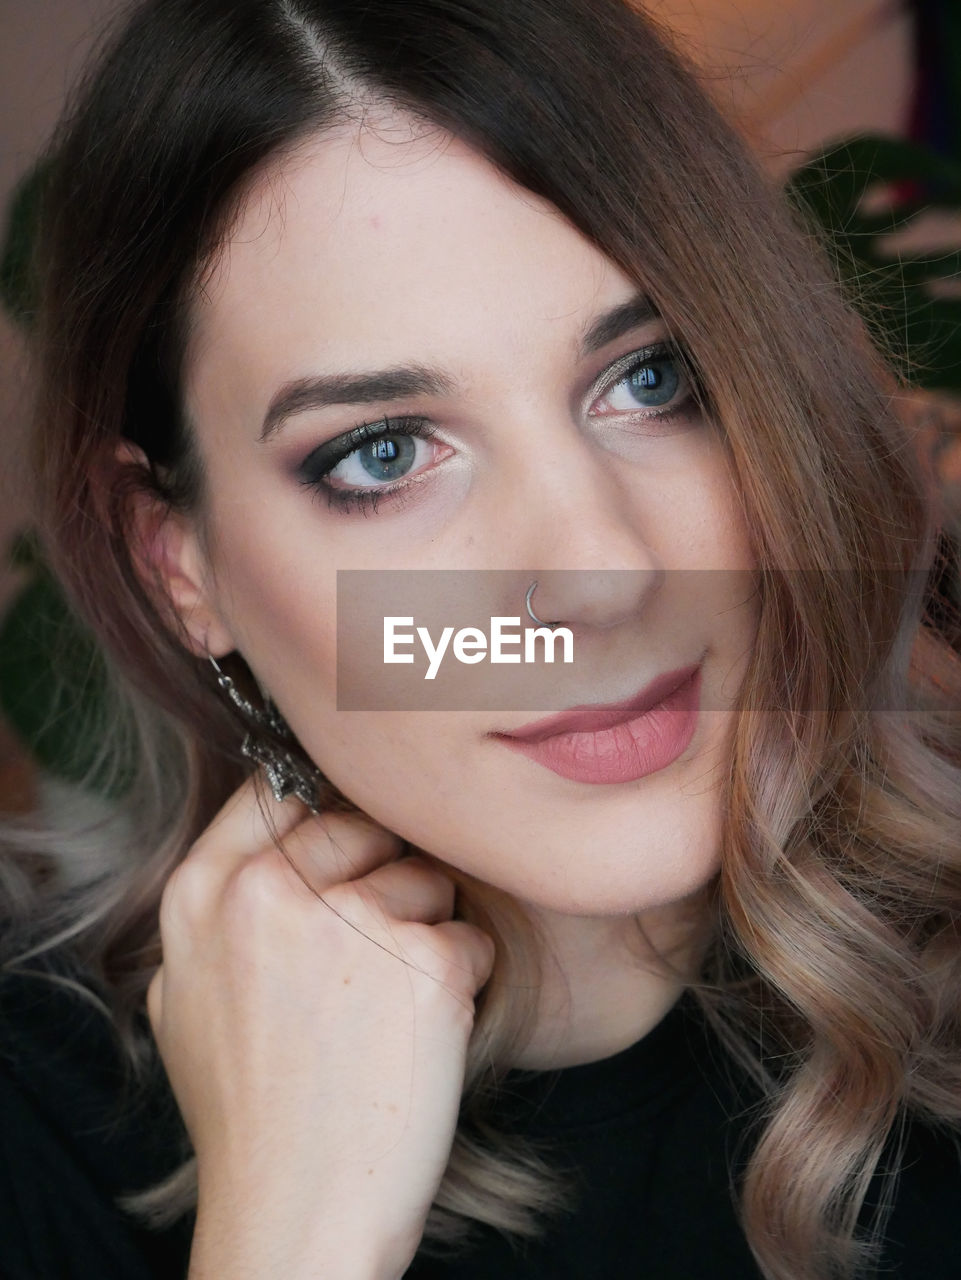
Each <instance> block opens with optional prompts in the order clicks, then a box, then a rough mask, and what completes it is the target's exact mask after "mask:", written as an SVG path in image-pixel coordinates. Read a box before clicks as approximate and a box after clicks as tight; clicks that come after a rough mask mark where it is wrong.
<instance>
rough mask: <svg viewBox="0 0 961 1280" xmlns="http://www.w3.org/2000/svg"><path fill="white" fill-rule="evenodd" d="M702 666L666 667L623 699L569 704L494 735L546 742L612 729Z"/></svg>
mask: <svg viewBox="0 0 961 1280" xmlns="http://www.w3.org/2000/svg"><path fill="white" fill-rule="evenodd" d="M699 667H700V664H699V663H691V664H690V665H689V666H686V667H678V668H677V670H675V671H665V672H664V674H663V675H660V676H656V677H655V678H654V679H653V680H651V681H650V683H649V684H646V685H645V686H644V688H643V689H641V690H640V692H639V693H635V694H634V695H633V697H630V698H625V699H624V701H622V702H603V703H586V704H584V705H582V706H577V707H569V708H568V709H567V710H566V711H559V712H558V713H557V714H556V715H553V716H545V717H544V719H543V720H534V721H532V722H531V723H530V724H525V725H521V727H520V728H519V729H511V730H509V731H504V732H503V733H500V732H499V733H496V734H495V735H494V736H496V737H506V738H514V739H516V740H517V741H520V742H543V741H544V739H545V738H552V737H554V736H555V735H556V734H560V733H593V732H597V731H598V730H600V729H613V728H614V726H615V725H618V724H627V722H628V721H629V720H634V719H636V718H637V716H641V715H643V714H644V713H645V712H646V711H650V710H652V708H654V707H656V706H657V705H658V704H659V703H661V702H663V701H664V699H665V698H666V697H668V695H669V694H672V693H673V692H674V690H675V689H677V688H678V687H679V686H680V685H682V684H684V682H685V681H686V680H690V679H691V677H692V676H693V675H694V673H695V672H696V671H698V670H699Z"/></svg>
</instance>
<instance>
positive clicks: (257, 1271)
mask: <svg viewBox="0 0 961 1280" xmlns="http://www.w3.org/2000/svg"><path fill="white" fill-rule="evenodd" d="M264 805H265V809H266V813H267V817H268V818H269V820H270V821H272V822H273V823H274V824H275V826H276V830H277V834H278V835H279V836H280V837H281V839H282V840H283V845H284V849H285V850H286V852H287V854H288V856H289V859H290V861H288V859H287V858H285V857H284V855H283V854H282V853H281V852H280V851H279V850H278V848H277V847H276V846H275V845H274V843H273V842H272V840H271V836H270V831H269V828H268V823H267V821H265V817H264V813H263V812H262V811H261V808H260V805H259V803H258V799H257V794H256V792H255V789H254V785H253V780H252V779H251V780H249V781H248V782H247V783H245V784H244V786H243V787H241V788H240V790H239V791H238V792H237V793H236V794H235V795H234V796H233V797H232V798H231V799H230V801H229V802H228V803H227V804H226V805H225V806H224V808H223V809H222V810H221V812H220V813H219V814H218V815H217V817H216V818H215V819H214V821H213V822H212V823H211V825H210V826H209V827H208V828H207V830H206V831H205V832H204V834H203V835H202V836H201V837H200V839H199V840H198V841H197V842H196V844H195V845H194V846H193V847H192V849H191V850H190V852H189V853H188V854H187V857H186V858H185V859H184V861H183V862H182V863H181V864H180V865H179V866H178V867H177V868H176V870H175V871H174V872H173V874H172V875H171V876H170V879H169V880H168V882H167V885H166V888H165V891H164V894H163V898H162V901H161V906H160V936H161V943H162V948H163V964H162V966H161V967H160V969H159V970H158V971H157V973H156V975H155V976H154V978H153V980H152V982H151V984H150V987H149V990H148V993H147V1011H148V1016H149V1018H150V1023H151V1026H152V1028H153V1032H154V1035H155V1037H156V1040H157V1044H158V1047H159V1050H160V1054H161V1056H162V1058H163V1061H164V1064H165V1067H166V1070H167V1074H168V1076H169V1078H170V1083H171V1086H172V1088H173V1091H174V1093H175V1095H176V1098H177V1101H178V1103H179V1106H180V1109H181V1112H182V1114H183V1117H184V1121H185V1123H186V1126H187V1129H188V1131H189V1133H190V1137H191V1139H192V1142H193V1146H194V1150H195V1152H196V1155H197V1173H198V1182H199V1201H198V1217H197V1229H196V1232H195V1236H194V1244H193V1251H192V1254H191V1271H190V1276H191V1280H199V1277H201V1276H203V1277H208V1276H209V1277H213V1276H217V1277H221V1276H223V1275H227V1274H229V1275H232V1276H238V1277H239V1276H251V1277H253V1276H257V1277H260V1276H264V1277H267V1276H271V1277H273V1276H276V1275H280V1274H283V1275H284V1276H285V1278H286V1280H294V1277H298V1278H299V1277H300V1276H321V1275H323V1276H324V1277H325V1280H326V1278H328V1277H334V1276H351V1277H361V1276H363V1277H373V1276H391V1277H394V1276H400V1275H402V1274H403V1272H404V1271H405V1270H406V1268H407V1266H408V1265H409V1262H410V1260H411V1259H412V1257H413V1255H414V1253H415V1251H416V1249H417V1245H418V1243H419V1241H420V1238H421V1235H422V1233H423V1228H424V1221H425V1219H426V1215H427V1212H428V1210H429V1208H430V1205H431V1203H432V1201H433V1198H434V1195H435V1193H436V1190H437V1187H438V1185H439V1183H440V1179H441V1177H442V1175H443V1172H444V1169H445V1167H446V1164H447V1160H448V1157H449V1154H450V1148H451V1143H452V1141H453V1135H454V1129H455V1126H456V1122H457V1114H458V1108H459V1104H460V1099H461V1092H462V1088H463V1081H464V1069H465V1059H466V1050H467V1041H468V1038H469V1036H470V1032H471V1028H472V1026H473V1020H474V996H475V995H476V993H477V991H478V989H479V988H480V987H481V986H482V985H483V984H484V983H485V982H486V981H487V978H488V977H489V975H490V971H491V967H492V965H493V959H494V955H493V952H494V948H493V943H492V942H491V940H490V939H489V938H488V937H487V935H486V934H484V933H482V932H481V931H480V930H479V929H477V928H476V927H475V926H473V925H469V924H467V923H466V922H464V921H457V920H452V919H451V915H452V912H453V908H454V886H453V883H452V882H451V880H450V879H449V878H448V877H447V876H445V875H444V874H443V872H442V870H440V869H439V867H438V865H437V864H435V863H434V862H433V861H432V860H431V859H430V858H428V857H427V856H422V855H416V856H412V857H404V858H400V859H399V860H398V855H399V854H400V853H401V851H402V848H403V845H402V842H401V841H400V840H399V839H398V837H397V836H395V835H393V834H392V833H390V832H388V831H386V830H385V829H384V828H382V827H380V826H378V825H377V824H376V823H374V822H372V821H371V820H369V819H366V818H364V817H361V816H359V815H356V814H346V815H345V814H327V815H315V814H311V813H310V812H309V811H308V810H307V809H306V808H305V807H304V806H303V805H302V804H301V803H300V802H299V801H298V800H295V799H293V798H290V799H288V800H285V801H284V802H283V803H278V802H277V801H275V800H273V799H272V798H271V797H269V796H268V797H265V800H264Z"/></svg>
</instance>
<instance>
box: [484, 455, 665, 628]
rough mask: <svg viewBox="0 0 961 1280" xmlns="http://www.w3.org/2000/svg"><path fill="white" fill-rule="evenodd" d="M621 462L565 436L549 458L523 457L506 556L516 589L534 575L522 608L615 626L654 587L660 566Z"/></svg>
mask: <svg viewBox="0 0 961 1280" xmlns="http://www.w3.org/2000/svg"><path fill="white" fill-rule="evenodd" d="M556 439H557V437H555V440H556ZM542 457H543V455H542ZM623 465H624V464H623V462H619V461H618V459H616V458H614V457H612V456H611V455H610V454H606V455H605V454H604V453H603V451H601V450H599V449H597V447H596V446H594V447H592V446H591V444H590V443H589V442H588V441H586V440H584V439H583V438H581V437H578V436H574V438H573V439H572V438H571V435H567V436H566V440H565V442H564V443H563V444H560V443H558V444H555V445H554V446H553V447H552V449H551V456H550V460H549V462H542V465H539V466H538V465H534V466H531V465H530V464H529V457H528V465H527V466H526V467H525V469H524V474H523V477H518V478H517V479H518V485H517V489H516V490H515V491H514V496H515V497H516V500H517V505H518V508H519V510H518V512H517V518H516V521H511V522H510V525H509V526H508V527H510V528H512V530H513V532H514V535H515V539H516V540H515V541H514V545H513V548H512V550H511V555H510V560H511V562H512V563H514V564H517V563H521V564H522V566H523V568H524V575H525V577H524V583H523V586H522V587H521V590H522V591H524V592H526V591H527V589H528V587H529V585H530V583H531V582H532V581H533V580H535V579H536V580H537V587H536V590H535V591H534V593H533V597H532V599H531V605H530V607H531V609H532V611H533V613H534V614H535V616H536V617H537V618H539V619H541V620H542V621H545V622H546V621H559V622H562V623H564V624H565V625H566V626H573V625H575V624H577V623H581V624H582V625H585V626H590V627H594V628H600V629H604V628H607V627H615V626H618V625H621V624H623V623H625V622H629V621H631V620H632V619H634V618H637V617H638V616H639V615H640V614H641V613H642V612H643V610H644V609H645V607H646V606H647V604H648V601H649V600H650V598H651V596H652V595H653V594H654V593H655V592H657V591H658V590H659V589H660V587H661V585H662V583H663V581H664V576H665V567H664V565H663V563H662V562H661V559H660V557H659V555H658V554H657V553H656V551H655V550H654V549H653V548H652V547H651V546H650V545H649V544H648V541H647V540H646V535H645V532H644V529H643V525H644V516H645V513H644V511H643V510H641V509H639V507H640V505H641V504H639V501H638V498H637V494H636V493H632V492H631V490H630V488H629V486H628V483H627V478H626V476H625V475H624V474H623V473H622V474H621V475H620V476H619V475H618V468H619V467H623ZM648 518H650V516H649V515H648Z"/></svg>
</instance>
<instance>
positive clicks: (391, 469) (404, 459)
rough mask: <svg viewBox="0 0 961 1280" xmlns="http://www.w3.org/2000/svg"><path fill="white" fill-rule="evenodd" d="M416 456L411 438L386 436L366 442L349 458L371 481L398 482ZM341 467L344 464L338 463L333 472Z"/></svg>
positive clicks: (414, 445)
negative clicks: (354, 461)
mask: <svg viewBox="0 0 961 1280" xmlns="http://www.w3.org/2000/svg"><path fill="white" fill-rule="evenodd" d="M416 454H417V445H416V443H415V441H414V439H413V437H412V436H402V435H388V436H381V438H380V439H379V440H370V441H368V443H367V444H365V445H361V447H360V448H359V449H355V450H354V452H353V453H352V454H351V455H350V456H351V458H353V459H356V462H357V465H358V466H360V467H362V468H363V470H364V471H365V472H366V474H367V475H369V476H370V478H371V479H372V480H399V479H401V477H403V476H404V475H405V474H406V472H407V471H408V470H409V469H410V467H411V466H412V465H413V462H414V457H415V456H416ZM344 461H346V459H345V460H344ZM343 466H344V462H341V463H339V464H338V467H335V468H334V472H336V471H338V470H339V469H341V468H343ZM331 474H333V472H332V473H331ZM344 478H345V479H346V478H347V477H346V476H345V477H344Z"/></svg>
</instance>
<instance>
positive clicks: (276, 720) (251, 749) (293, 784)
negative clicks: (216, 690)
mask: <svg viewBox="0 0 961 1280" xmlns="http://www.w3.org/2000/svg"><path fill="white" fill-rule="evenodd" d="M207 657H208V658H209V660H210V664H211V666H212V667H213V669H214V671H215V672H216V673H217V683H218V684H219V685H220V687H221V689H222V690H223V691H224V693H225V694H226V695H227V697H228V698H229V699H230V701H231V702H232V703H233V704H234V706H235V707H236V708H237V709H238V711H240V712H241V714H242V715H244V716H245V717H246V718H247V719H248V720H249V721H250V722H251V723H252V724H253V725H254V726H255V727H256V728H258V729H260V730H261V734H262V735H263V733H264V731H266V734H267V735H271V736H272V737H274V738H278V739H280V742H272V741H271V740H270V736H259V737H258V736H255V735H254V734H253V733H251V732H249V731H248V732H247V733H246V734H245V736H244V740H243V742H242V743H241V746H240V750H241V752H242V754H243V755H245V756H246V757H247V759H248V760H252V761H253V762H254V763H255V764H258V765H260V767H261V768H262V769H263V771H264V773H265V774H266V776H267V781H268V783H269V784H270V789H271V791H272V792H273V793H274V799H275V800H277V801H278V803H279V802H280V801H281V800H285V799H286V798H287V796H289V795H295V796H296V797H297V799H298V800H302V801H303V803H304V804H305V805H306V806H307V808H308V809H311V810H313V812H315V813H316V812H318V810H319V807H320V797H319V794H318V785H319V783H320V780H321V777H322V775H321V772H320V770H319V769H317V768H316V767H315V766H308V765H307V764H306V762H305V761H303V760H298V759H297V758H296V757H295V756H294V754H293V753H292V752H291V751H290V750H289V749H288V748H287V747H285V746H284V745H282V744H283V743H285V742H289V743H290V744H291V745H293V744H294V743H295V741H296V740H295V738H294V735H293V732H292V730H291V728H290V725H289V724H288V723H287V721H286V720H285V719H284V717H283V716H282V715H281V714H280V712H279V711H278V709H277V707H276V706H275V705H274V702H273V700H272V699H271V698H270V697H267V696H265V698H264V705H263V708H261V707H255V706H254V704H253V703H252V702H250V701H248V699H247V698H245V697H244V695H243V694H242V693H241V692H240V690H239V689H238V688H237V686H236V685H235V684H234V682H233V680H231V678H230V676H228V675H227V673H226V672H225V671H223V670H222V669H221V667H220V664H219V663H218V662H217V660H216V658H214V656H213V655H212V654H209V653H208V654H207Z"/></svg>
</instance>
